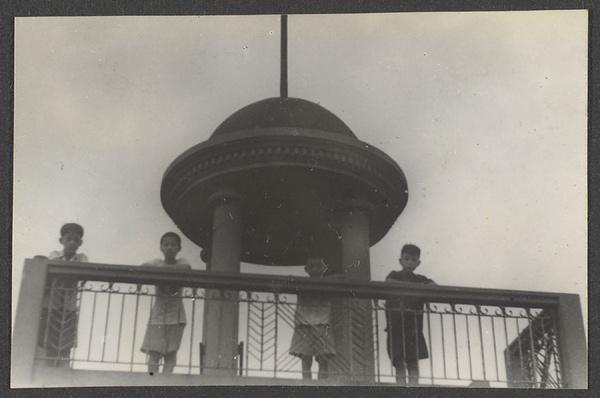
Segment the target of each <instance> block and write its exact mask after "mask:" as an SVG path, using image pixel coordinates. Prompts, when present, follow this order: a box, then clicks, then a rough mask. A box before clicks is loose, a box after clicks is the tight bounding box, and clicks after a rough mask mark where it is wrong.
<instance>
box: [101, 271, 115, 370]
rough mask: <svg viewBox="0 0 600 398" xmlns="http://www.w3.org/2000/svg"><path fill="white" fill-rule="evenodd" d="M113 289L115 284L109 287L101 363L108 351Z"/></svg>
mask: <svg viewBox="0 0 600 398" xmlns="http://www.w3.org/2000/svg"><path fill="white" fill-rule="evenodd" d="M112 287H113V284H112V283H110V284H109V285H108V301H107V303H106V317H105V318H104V336H103V339H102V359H101V360H100V362H104V353H105V351H106V334H107V333H108V314H109V311H110V299H111V297H112Z"/></svg>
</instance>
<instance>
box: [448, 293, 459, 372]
mask: <svg viewBox="0 0 600 398" xmlns="http://www.w3.org/2000/svg"><path fill="white" fill-rule="evenodd" d="M450 308H451V310H452V328H453V329H454V355H455V356H456V377H457V378H458V380H460V363H459V361H458V335H457V334H456V307H455V306H454V304H450Z"/></svg>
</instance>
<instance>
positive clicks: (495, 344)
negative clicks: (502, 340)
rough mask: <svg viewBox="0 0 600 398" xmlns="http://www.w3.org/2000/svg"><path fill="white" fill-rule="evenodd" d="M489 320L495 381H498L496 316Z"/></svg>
mask: <svg viewBox="0 0 600 398" xmlns="http://www.w3.org/2000/svg"><path fill="white" fill-rule="evenodd" d="M490 320H491V321H492V339H494V363H495V366H496V381H500V373H499V369H498V368H499V365H498V348H497V341H496V326H495V321H496V318H494V317H491V318H490Z"/></svg>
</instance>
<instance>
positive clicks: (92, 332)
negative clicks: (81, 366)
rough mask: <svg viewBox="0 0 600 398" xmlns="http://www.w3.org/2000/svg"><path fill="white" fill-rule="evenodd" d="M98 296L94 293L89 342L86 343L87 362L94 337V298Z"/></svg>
mask: <svg viewBox="0 0 600 398" xmlns="http://www.w3.org/2000/svg"><path fill="white" fill-rule="evenodd" d="M97 296H98V292H94V300H93V302H92V322H91V324H90V341H89V343H88V354H87V360H88V361H89V360H90V354H91V350H92V337H93V335H94V318H95V317H96V297H97Z"/></svg>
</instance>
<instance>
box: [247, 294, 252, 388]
mask: <svg viewBox="0 0 600 398" xmlns="http://www.w3.org/2000/svg"><path fill="white" fill-rule="evenodd" d="M246 296H247V297H248V313H247V315H246V377H247V376H248V370H249V368H250V355H248V351H249V350H250V306H251V305H252V292H251V291H247V292H246Z"/></svg>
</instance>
